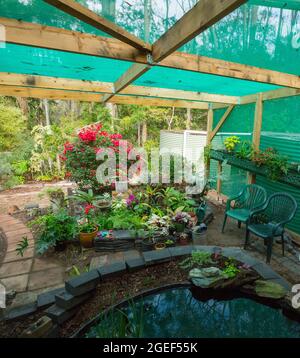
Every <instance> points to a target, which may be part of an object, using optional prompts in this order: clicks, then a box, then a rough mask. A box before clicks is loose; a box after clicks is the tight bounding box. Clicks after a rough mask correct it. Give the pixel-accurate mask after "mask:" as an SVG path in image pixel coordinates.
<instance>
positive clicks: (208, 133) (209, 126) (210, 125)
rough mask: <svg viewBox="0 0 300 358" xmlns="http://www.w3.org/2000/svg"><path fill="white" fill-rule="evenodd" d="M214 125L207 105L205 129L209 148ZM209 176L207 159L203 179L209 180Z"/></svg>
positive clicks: (211, 113) (212, 113)
mask: <svg viewBox="0 0 300 358" xmlns="http://www.w3.org/2000/svg"><path fill="white" fill-rule="evenodd" d="M213 123H214V111H213V109H212V105H211V104H210V105H209V109H208V112H207V127H206V146H207V147H209V146H210V145H211V131H212V128H213ZM209 176H210V159H209V158H208V159H207V161H206V163H205V177H206V180H208V179H209Z"/></svg>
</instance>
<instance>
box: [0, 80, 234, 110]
mask: <svg viewBox="0 0 300 358" xmlns="http://www.w3.org/2000/svg"><path fill="white" fill-rule="evenodd" d="M0 81H1V74H0ZM120 93H121V94H131V95H132V94H135V95H139V96H147V97H161V98H169V99H186V100H190V101H204V102H215V103H223V104H225V103H228V104H238V103H239V97H235V96H225V95H218V94H214V93H205V92H190V91H182V90H175V89H172V88H156V87H145V86H135V85H130V86H128V87H126V88H124V89H123V90H122V91H121V92H120ZM222 107H224V106H222Z"/></svg>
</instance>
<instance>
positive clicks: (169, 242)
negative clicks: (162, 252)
mask: <svg viewBox="0 0 300 358" xmlns="http://www.w3.org/2000/svg"><path fill="white" fill-rule="evenodd" d="M165 245H166V247H173V246H175V241H174V240H172V239H168V240H166V241H165Z"/></svg>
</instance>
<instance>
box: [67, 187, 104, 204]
mask: <svg viewBox="0 0 300 358" xmlns="http://www.w3.org/2000/svg"><path fill="white" fill-rule="evenodd" d="M69 198H70V199H75V200H77V201H79V202H83V203H87V204H89V205H93V206H95V207H99V206H101V204H103V203H110V201H111V196H110V194H109V193H104V194H103V195H97V194H94V192H93V189H88V190H87V191H82V190H77V191H76V192H75V194H73V195H71V196H70V197H69Z"/></svg>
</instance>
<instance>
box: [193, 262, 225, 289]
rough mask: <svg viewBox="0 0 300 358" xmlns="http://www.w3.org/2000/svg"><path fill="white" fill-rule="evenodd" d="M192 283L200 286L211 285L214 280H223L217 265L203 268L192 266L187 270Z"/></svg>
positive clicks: (206, 286)
mask: <svg viewBox="0 0 300 358" xmlns="http://www.w3.org/2000/svg"><path fill="white" fill-rule="evenodd" d="M189 278H190V279H191V280H192V283H193V284H194V285H195V286H197V287H201V288H208V287H211V286H213V285H214V284H215V283H216V282H218V281H220V280H223V279H224V276H222V271H221V270H220V269H218V268H217V267H207V268H203V269H197V268H194V269H192V270H191V271H190V272H189Z"/></svg>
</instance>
